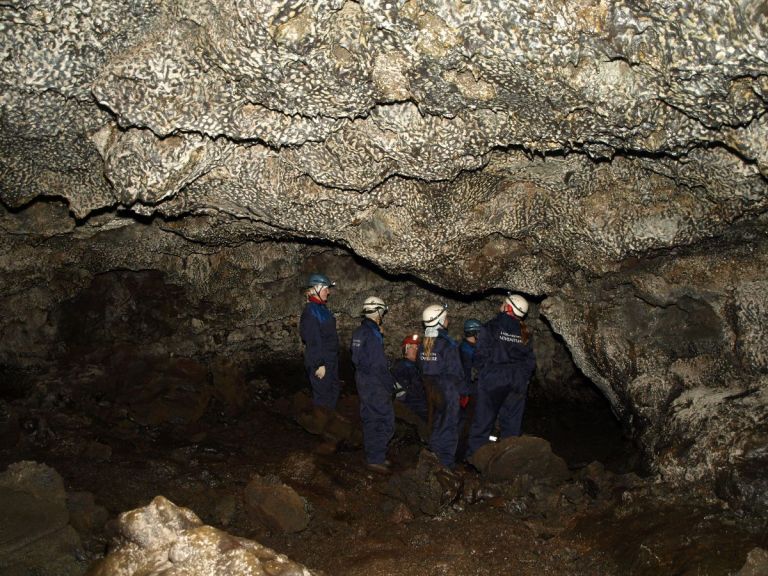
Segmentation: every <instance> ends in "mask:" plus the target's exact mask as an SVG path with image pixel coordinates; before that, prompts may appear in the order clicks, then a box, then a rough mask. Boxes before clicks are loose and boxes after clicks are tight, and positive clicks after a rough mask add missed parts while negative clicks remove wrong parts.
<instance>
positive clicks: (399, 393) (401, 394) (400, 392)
mask: <svg viewBox="0 0 768 576" xmlns="http://www.w3.org/2000/svg"><path fill="white" fill-rule="evenodd" d="M394 392H395V398H397V399H398V400H402V399H403V398H405V395H406V390H405V388H403V387H402V386H401V385H400V382H397V381H395V386H394Z"/></svg>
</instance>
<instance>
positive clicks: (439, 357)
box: [419, 328, 464, 469]
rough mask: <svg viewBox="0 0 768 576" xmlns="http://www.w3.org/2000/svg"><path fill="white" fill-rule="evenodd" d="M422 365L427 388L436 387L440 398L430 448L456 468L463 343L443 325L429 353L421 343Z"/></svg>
mask: <svg viewBox="0 0 768 576" xmlns="http://www.w3.org/2000/svg"><path fill="white" fill-rule="evenodd" d="M419 364H420V367H421V373H422V376H423V378H424V385H425V387H430V388H431V389H432V391H431V393H430V396H431V398H432V399H435V397H437V402H434V400H433V402H434V404H433V414H432V418H433V421H432V434H431V436H430V437H429V449H430V450H432V452H433V453H434V454H435V455H436V456H437V458H438V460H439V461H440V463H441V464H442V465H443V466H445V467H447V468H449V469H453V468H454V466H455V465H456V446H457V445H458V441H459V387H460V386H461V383H462V381H463V379H464V369H463V368H462V366H461V356H459V346H458V344H457V343H456V341H455V340H454V339H453V338H451V337H450V336H449V335H448V332H446V331H445V330H443V329H442V328H441V329H440V330H439V332H438V336H437V337H436V338H435V342H434V346H433V347H432V353H431V354H430V355H429V356H427V355H426V354H425V353H424V343H423V342H422V343H421V345H420V346H419Z"/></svg>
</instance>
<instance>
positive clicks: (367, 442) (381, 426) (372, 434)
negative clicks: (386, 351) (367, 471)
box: [357, 379, 394, 464]
mask: <svg viewBox="0 0 768 576" xmlns="http://www.w3.org/2000/svg"><path fill="white" fill-rule="evenodd" d="M357 391H358V395H359V397H360V419H361V420H362V424H363V447H364V449H365V460H366V462H367V463H368V464H383V463H384V462H385V461H386V456H387V445H388V444H389V441H390V440H391V439H392V434H393V433H394V410H393V409H392V399H391V396H390V395H389V393H387V392H386V391H384V390H382V387H381V386H380V385H379V383H377V382H371V381H361V380H360V379H358V381H357Z"/></svg>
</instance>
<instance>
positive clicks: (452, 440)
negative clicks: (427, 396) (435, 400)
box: [429, 383, 459, 470]
mask: <svg viewBox="0 0 768 576" xmlns="http://www.w3.org/2000/svg"><path fill="white" fill-rule="evenodd" d="M438 386H439V388H440V392H441V395H442V402H441V405H440V409H439V411H436V413H435V422H434V426H433V429H432V436H431V437H430V440H429V445H430V449H431V450H432V452H433V453H434V454H435V456H437V458H438V460H439V461H440V463H441V464H442V465H443V466H445V467H446V468H449V469H451V470H452V469H453V468H454V466H455V465H456V446H457V444H458V440H459V427H458V426H459V394H458V392H457V391H456V388H455V386H453V385H452V384H450V383H440V384H438Z"/></svg>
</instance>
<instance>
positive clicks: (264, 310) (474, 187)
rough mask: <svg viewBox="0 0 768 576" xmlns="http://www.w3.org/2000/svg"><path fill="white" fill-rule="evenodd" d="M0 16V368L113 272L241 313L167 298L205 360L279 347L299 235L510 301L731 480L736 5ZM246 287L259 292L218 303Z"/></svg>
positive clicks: (747, 373)
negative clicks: (220, 322) (179, 304)
mask: <svg viewBox="0 0 768 576" xmlns="http://www.w3.org/2000/svg"><path fill="white" fill-rule="evenodd" d="M0 10H1V11H2V20H1V21H0V22H1V23H0V46H2V48H1V49H0V50H1V51H2V58H0V84H1V85H2V91H0V200H1V201H2V204H3V207H4V211H3V213H2V226H3V235H2V240H1V242H2V259H3V264H4V267H3V268H4V272H3V278H2V290H3V295H4V299H3V300H4V303H3V310H4V311H7V312H8V315H5V314H4V315H3V320H2V322H3V328H4V333H8V334H10V336H9V337H8V338H6V337H4V350H3V362H4V363H6V364H13V363H22V364H23V363H24V360H25V358H27V357H30V356H34V355H35V352H34V351H35V349H39V347H40V346H41V345H42V344H44V343H49V342H51V341H55V340H56V338H57V336H58V335H60V329H61V325H62V322H61V320H60V319H59V316H58V314H59V313H60V308H61V307H62V305H63V303H64V302H69V301H70V299H72V298H76V297H77V295H78V294H80V293H81V292H82V290H84V289H85V288H86V287H87V286H89V285H90V284H91V280H92V278H93V277H94V276H96V275H99V274H104V273H109V272H110V271H113V270H132V271H137V270H160V271H162V272H163V274H164V275H165V276H164V279H163V281H162V282H160V281H157V282H155V283H154V286H155V288H156V289H157V290H158V291H160V292H159V293H160V294H162V291H163V290H164V283H165V282H166V281H167V284H169V285H177V286H178V285H183V286H186V290H188V292H189V293H191V296H190V298H191V299H192V301H194V302H197V303H201V302H204V303H205V304H206V306H205V307H204V308H205V310H208V311H209V313H210V310H211V308H212V307H213V308H216V307H217V306H218V307H219V309H220V310H221V311H222V314H223V315H225V314H226V313H229V312H235V313H237V314H238V315H239V317H240V318H243V319H244V320H242V321H241V322H240V323H239V325H238V326H237V328H238V330H236V331H235V332H234V334H233V333H232V332H230V331H228V330H225V329H224V327H223V326H219V327H216V326H212V324H215V322H216V320H215V319H214V315H213V314H210V317H209V318H201V317H199V316H195V315H194V314H192V313H190V315H189V317H187V318H186V319H185V320H184V322H189V330H190V331H191V332H194V333H196V334H197V335H198V336H199V338H198V340H199V342H197V343H198V344H199V343H201V342H203V343H204V345H205V346H204V348H205V347H207V348H205V349H222V348H226V347H233V346H234V347H237V346H242V347H243V348H247V345H243V342H249V341H250V342H251V343H252V344H253V343H255V344H260V343H263V342H269V343H270V346H271V347H272V348H275V349H276V350H275V352H277V353H281V354H283V355H287V356H290V355H295V354H296V353H297V347H296V343H295V341H294V340H292V337H291V333H292V330H293V325H292V322H293V317H292V316H291V315H290V314H289V313H288V312H287V310H288V309H289V308H290V307H291V306H293V304H294V302H292V301H291V299H290V298H282V299H281V298H279V297H278V296H279V294H280V292H281V291H286V290H287V287H288V286H290V285H292V284H293V285H295V280H296V278H298V277H299V276H300V275H301V274H302V273H304V272H305V271H306V269H307V264H306V263H307V262H309V263H312V262H322V259H321V260H317V259H315V260H313V258H316V257H317V256H318V254H320V255H321V256H322V254H326V255H327V254H328V252H323V251H322V250H319V249H318V248H317V247H316V246H315V247H313V246H309V245H306V244H302V242H307V241H310V242H323V243H327V245H329V246H333V247H335V249H336V250H337V251H336V252H334V254H336V255H337V256H338V258H339V259H340V261H342V262H346V261H347V258H348V257H347V256H345V255H344V254H342V253H341V252H339V251H338V249H346V250H349V251H350V252H352V253H354V254H356V255H357V256H360V257H362V258H363V259H364V260H366V261H368V262H370V263H373V264H374V265H375V266H377V267H378V269H379V270H381V271H382V272H383V273H385V274H394V275H404V274H406V275H409V276H408V278H416V279H418V280H419V281H420V282H426V283H428V285H431V286H432V287H433V288H434V289H435V290H438V289H442V290H449V291H450V292H451V293H452V294H453V295H454V296H456V297H458V296H459V295H460V294H463V295H465V296H467V295H472V294H475V295H477V294H484V293H485V292H484V291H486V290H489V289H496V288H511V289H515V290H520V291H523V292H525V293H528V294H529V295H531V296H533V297H534V298H535V299H536V300H537V301H541V303H542V306H541V317H542V318H543V319H544V320H546V321H547V322H548V323H549V325H550V326H551V328H552V329H553V330H554V331H555V332H557V333H559V334H560V335H561V336H562V337H563V339H564V341H565V343H566V345H567V347H568V349H569V350H570V352H571V354H572V356H573V358H574V360H575V362H576V364H577V365H578V367H579V368H580V369H581V370H582V371H583V372H584V373H585V374H586V375H588V376H589V377H590V378H592V379H593V380H594V381H595V382H596V383H597V384H598V386H599V387H600V388H601V390H602V391H603V393H604V394H605V395H606V397H607V398H608V399H609V400H610V402H611V404H612V406H613V408H614V411H615V412H616V413H617V415H619V416H620V417H621V418H622V419H623V420H624V421H625V422H627V423H628V424H630V425H631V426H632V427H633V428H634V429H635V431H636V433H637V436H638V437H639V438H640V440H641V441H642V443H643V446H644V448H645V450H646V453H647V454H648V456H649V459H650V460H651V462H652V463H653V464H654V465H655V467H656V469H657V471H658V472H659V473H660V474H662V475H664V476H666V477H668V478H671V479H674V480H676V481H679V482H681V483H683V482H686V481H690V480H705V481H710V482H714V481H715V479H717V478H720V479H722V478H726V480H727V481H724V482H725V485H727V486H730V488H728V489H727V490H726V492H727V493H729V494H753V493H754V492H753V491H752V492H751V491H750V490H747V489H746V487H745V485H742V484H743V482H742V479H745V478H750V477H751V475H750V474H748V473H746V472H744V473H740V472H739V471H740V470H742V471H747V470H752V469H754V464H755V462H756V461H758V460H760V459H764V457H765V456H764V454H765V445H766V437H765V429H766V415H767V413H768V408H766V406H768V402H767V401H766V400H768V398H767V397H766V395H767V394H768V380H767V379H766V374H768V360H767V358H768V350H767V349H766V339H765V338H764V334H765V331H766V324H768V302H766V298H765V288H766V277H765V272H764V271H765V270H766V266H765V265H766V254H767V251H766V246H768V239H767V238H766V220H765V212H766V209H767V208H768V114H766V109H767V108H768V106H767V100H768V18H766V14H767V12H768V8H766V4H765V2H763V1H759V0H740V1H737V0H706V1H703V2H694V1H689V0H679V1H674V2H673V1H649V2H607V1H604V0H574V1H571V2H555V1H548V2H528V1H525V0H517V1H508V2H507V1H505V2H496V1H494V2H490V1H473V2H466V1H464V2H458V1H457V2H434V1H422V2H419V1H400V0H397V1H396V0H392V1H389V2H371V1H368V0H363V1H359V2H352V1H344V0H318V1H316V2H303V1H292V2H275V1H269V0H248V1H244V2H232V1H228V0H208V1H204V2H200V1H197V0H195V1H187V0H177V1H174V2H157V1H151V0H129V1H127V2H116V1H115V0H71V1H67V2H51V1H49V0H48V1H46V0H29V1H24V2H20V1H11V2H5V3H4V4H3V6H2V8H0ZM51 199H56V200H57V201H53V202H52V201H51ZM58 201H61V202H63V203H65V204H66V207H63V206H64V205H63V204H59V203H58ZM67 212H69V215H68V214H67ZM286 241H294V242H296V243H290V242H286ZM110 246H115V248H110ZM280 258H282V259H280ZM328 262H333V260H328ZM350 270H351V271H350V272H349V273H348V275H349V276H350V278H349V283H348V286H354V287H355V288H356V289H359V290H365V289H369V288H373V287H376V286H379V287H383V286H384V285H385V283H384V282H383V281H381V279H379V281H378V283H377V281H376V280H375V279H372V277H371V276H366V275H365V273H364V272H360V271H359V270H361V269H360V268H354V267H353V268H350ZM222 272H226V275H224V276H222V275H221V274H222ZM240 273H242V274H243V275H245V277H246V280H243V279H242V278H239V279H238V274H240ZM397 278H402V277H401V276H397ZM249 282H250V283H249ZM273 283H276V284H273ZM254 286H258V287H259V288H260V289H261V288H265V287H266V289H267V290H266V291H267V292H269V293H271V294H273V295H274V296H273V297H274V302H272V301H270V302H264V301H262V302H258V301H257V302H256V303H254V302H252V301H251V302H249V303H248V304H247V305H246V304H245V302H246V300H247V296H248V295H249V294H252V291H253V289H254ZM420 286H422V285H421V284H419V285H418V286H415V287H414V286H413V285H411V286H410V287H408V288H406V289H404V290H405V291H406V292H407V293H408V294H409V295H413V293H419V294H421V292H419V291H420V290H422V288H421V287H420ZM392 290H395V289H392ZM232 294H237V295H238V297H236V298H234V299H233V298H232ZM278 301H279V303H278ZM233 302H236V303H237V304H233ZM272 304H274V305H275V307H276V308H277V309H276V310H275V309H274V308H272V307H271V305H272ZM340 304H341V306H342V308H344V309H345V310H351V309H353V308H354V305H353V303H352V302H351V301H344V300H342V301H341V302H340ZM236 305H240V308H239V309H238V308H236V307H235V306H236ZM150 308H151V306H150ZM223 315H220V316H219V318H221V317H224V316H223ZM112 320H114V319H112ZM150 320H151V318H150ZM150 324H151V323H150ZM268 324H269V328H270V331H271V330H274V328H275V324H279V326H280V327H279V334H281V335H282V336H280V337H279V338H277V340H272V339H270V338H268V337H267V335H266V334H265V332H266V330H264V333H262V332H261V330H262V329H263V328H264V327H265V326H267V325H268ZM8 331H9V332H8ZM175 345H176V346H183V344H182V343H180V342H177V343H176V344H175ZM36 347H37V348H36ZM190 353H191V352H190ZM760 461H762V460H760ZM744 482H746V480H745V481H744ZM734 483H735V484H734ZM748 500H749V502H750V503H751V504H750V506H752V507H757V508H758V509H761V510H768V502H766V499H765V497H764V496H763V497H762V498H760V497H754V498H753V497H750V498H749V499H748Z"/></svg>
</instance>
